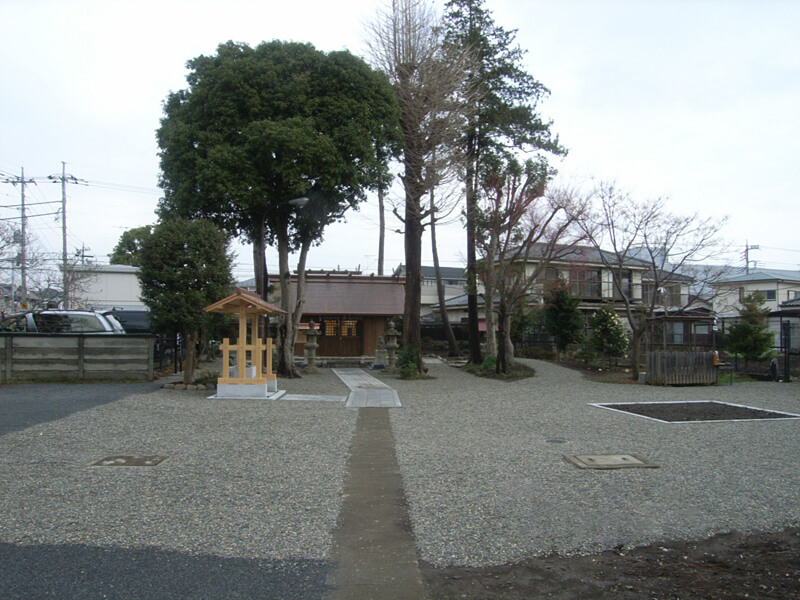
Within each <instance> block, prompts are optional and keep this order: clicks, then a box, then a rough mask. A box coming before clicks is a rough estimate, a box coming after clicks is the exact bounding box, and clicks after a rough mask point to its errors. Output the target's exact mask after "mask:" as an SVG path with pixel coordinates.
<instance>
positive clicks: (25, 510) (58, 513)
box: [0, 373, 357, 561]
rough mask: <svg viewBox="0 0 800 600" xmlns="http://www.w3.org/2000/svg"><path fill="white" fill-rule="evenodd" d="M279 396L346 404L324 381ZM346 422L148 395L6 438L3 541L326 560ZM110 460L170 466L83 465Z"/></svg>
mask: <svg viewBox="0 0 800 600" xmlns="http://www.w3.org/2000/svg"><path fill="white" fill-rule="evenodd" d="M281 383H282V384H284V383H285V388H286V389H289V390H290V391H291V392H292V393H299V394H319V393H328V394H331V393H336V394H341V395H346V394H347V388H346V387H344V386H343V385H342V384H341V383H340V382H339V381H338V379H337V378H336V377H335V376H334V375H333V374H332V373H326V374H322V375H319V376H315V377H313V378H312V377H307V378H304V379H302V380H296V381H289V382H284V381H283V380H282V382H281ZM281 387H284V386H283V385H282V386H281ZM3 393H13V394H19V393H22V394H24V386H20V387H17V388H16V390H12V389H11V388H8V389H6V390H3ZM65 393H68V391H65ZM356 417H357V412H356V411H350V410H345V409H344V408H343V406H342V405H341V404H340V403H331V402H281V401H277V402H253V401H248V400H208V399H206V398H205V393H202V392H178V391H157V392H154V393H150V394H141V395H134V396H128V397H125V398H123V399H120V400H117V401H114V402H110V403H108V404H104V405H101V406H95V407H93V408H90V409H88V410H83V411H80V412H75V413H73V414H70V415H68V416H66V417H64V418H60V419H57V420H53V421H50V422H47V423H42V424H37V425H34V426H31V427H28V428H26V429H22V430H20V431H15V432H12V433H9V434H7V435H4V436H2V437H0V514H2V515H3V518H2V520H0V542H5V543H9V544H18V545H32V544H39V545H59V546H60V545H75V544H78V545H86V546H91V547H98V548H115V549H131V548H134V549H140V548H158V549H160V550H166V551H177V552H181V553H188V554H190V555H213V556H216V557H222V558H230V559H238V558H245V559H268V560H292V559H296V558H302V559H304V560H317V561H318V560H324V559H326V558H327V556H328V552H329V546H330V543H331V531H332V529H333V528H334V526H335V523H336V518H337V515H338V512H339V506H340V501H341V493H342V487H343V480H344V475H345V469H346V466H347V454H348V449H349V445H350V441H351V438H352V433H353V430H354V427H355V422H356ZM118 454H132V455H169V457H170V458H169V459H168V460H167V461H165V462H164V463H162V464H160V465H158V466H157V467H90V466H88V465H89V463H91V462H92V461H95V460H98V459H100V458H103V457H105V456H109V455H118Z"/></svg>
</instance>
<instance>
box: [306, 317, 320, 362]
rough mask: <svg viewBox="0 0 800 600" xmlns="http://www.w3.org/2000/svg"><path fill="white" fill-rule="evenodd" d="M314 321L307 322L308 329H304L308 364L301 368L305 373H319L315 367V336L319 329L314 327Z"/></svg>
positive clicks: (316, 344)
mask: <svg viewBox="0 0 800 600" xmlns="http://www.w3.org/2000/svg"><path fill="white" fill-rule="evenodd" d="M315 325H316V324H315V323H314V321H310V322H309V323H308V331H306V360H308V366H307V367H306V368H305V369H303V371H305V372H306V373H319V369H317V348H319V344H318V343H317V336H318V335H319V334H320V331H319V329H317V328H316V326H315Z"/></svg>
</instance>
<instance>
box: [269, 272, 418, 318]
mask: <svg viewBox="0 0 800 600" xmlns="http://www.w3.org/2000/svg"><path fill="white" fill-rule="evenodd" d="M272 282H273V283H275V284H276V285H275V288H276V290H277V289H278V287H279V286H278V285H277V281H272ZM290 292H291V294H292V299H291V302H292V303H294V292H295V286H294V285H292V286H291V287H290ZM404 299H405V280H404V279H403V278H398V277H377V276H374V277H373V276H368V277H365V276H358V275H351V276H324V275H309V276H308V277H307V278H306V302H305V305H304V306H303V313H304V314H307V315H351V316H358V315H361V316H368V315H371V316H395V315H402V314H403V304H404Z"/></svg>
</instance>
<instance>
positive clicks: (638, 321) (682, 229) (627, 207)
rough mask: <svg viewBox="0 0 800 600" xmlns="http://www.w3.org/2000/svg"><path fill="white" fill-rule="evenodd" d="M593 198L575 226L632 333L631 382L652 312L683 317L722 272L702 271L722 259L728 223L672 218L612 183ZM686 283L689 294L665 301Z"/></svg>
mask: <svg viewBox="0 0 800 600" xmlns="http://www.w3.org/2000/svg"><path fill="white" fill-rule="evenodd" d="M592 196H593V198H592V202H593V205H594V206H593V209H592V210H591V211H589V212H587V213H586V214H585V215H584V217H583V218H581V219H580V220H579V221H580V223H581V227H582V228H583V230H584V232H585V233H586V236H587V239H588V240H589V241H590V242H591V244H592V245H593V246H594V247H595V248H596V249H597V250H598V254H599V256H600V260H601V261H602V263H603V265H604V266H605V267H606V268H607V269H609V270H610V271H611V272H612V275H613V285H614V292H615V296H616V297H617V298H618V299H619V301H620V302H621V303H622V305H623V307H624V311H625V316H626V318H627V321H628V325H629V327H630V329H631V333H632V346H633V378H634V379H636V378H638V376H639V360H640V356H641V352H642V343H643V342H644V340H645V335H646V333H647V327H648V321H650V320H652V319H653V316H654V314H655V313H656V309H662V308H663V310H664V314H665V315H666V314H667V313H668V312H673V313H681V312H684V311H685V310H686V309H688V308H689V307H690V306H691V305H692V303H693V302H694V300H695V297H696V296H697V294H698V292H700V291H707V290H709V289H710V285H709V284H710V283H711V282H712V281H713V280H714V279H716V278H717V277H719V275H721V271H722V268H710V267H707V266H703V265H707V264H708V263H709V262H711V261H713V259H715V258H717V257H719V256H720V255H722V254H723V253H724V251H725V247H724V245H723V242H722V240H721V238H720V234H721V231H722V228H723V226H724V224H725V222H726V220H727V219H726V218H722V219H716V218H712V217H709V218H701V217H700V216H698V215H697V214H693V215H688V216H680V215H675V214H672V213H670V212H669V211H668V210H667V207H666V200H665V199H664V198H655V199H649V200H644V201H637V200H634V199H633V198H632V197H631V196H630V194H629V193H627V192H625V191H622V190H620V189H619V188H617V187H616V186H615V185H614V184H612V183H600V184H599V185H598V186H597V188H596V189H595V190H594V193H593V194H592ZM604 247H605V249H604ZM632 264H638V266H640V267H641V266H644V267H645V269H646V270H645V272H644V273H643V274H642V281H641V284H640V285H638V286H634V285H629V283H628V282H629V281H630V278H629V276H628V274H627V271H629V270H630V268H631V266H632ZM690 280H692V281H693V284H694V290H695V291H694V293H687V294H680V295H679V294H675V293H672V294H669V295H668V296H667V292H668V291H669V290H670V289H671V288H679V287H680V286H682V287H686V286H688V283H689V281H690ZM698 288H699V289H698Z"/></svg>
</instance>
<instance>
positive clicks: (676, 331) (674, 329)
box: [667, 322, 683, 344]
mask: <svg viewBox="0 0 800 600" xmlns="http://www.w3.org/2000/svg"><path fill="white" fill-rule="evenodd" d="M667 343H668V344H682V343H683V323H674V322H673V323H667Z"/></svg>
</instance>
